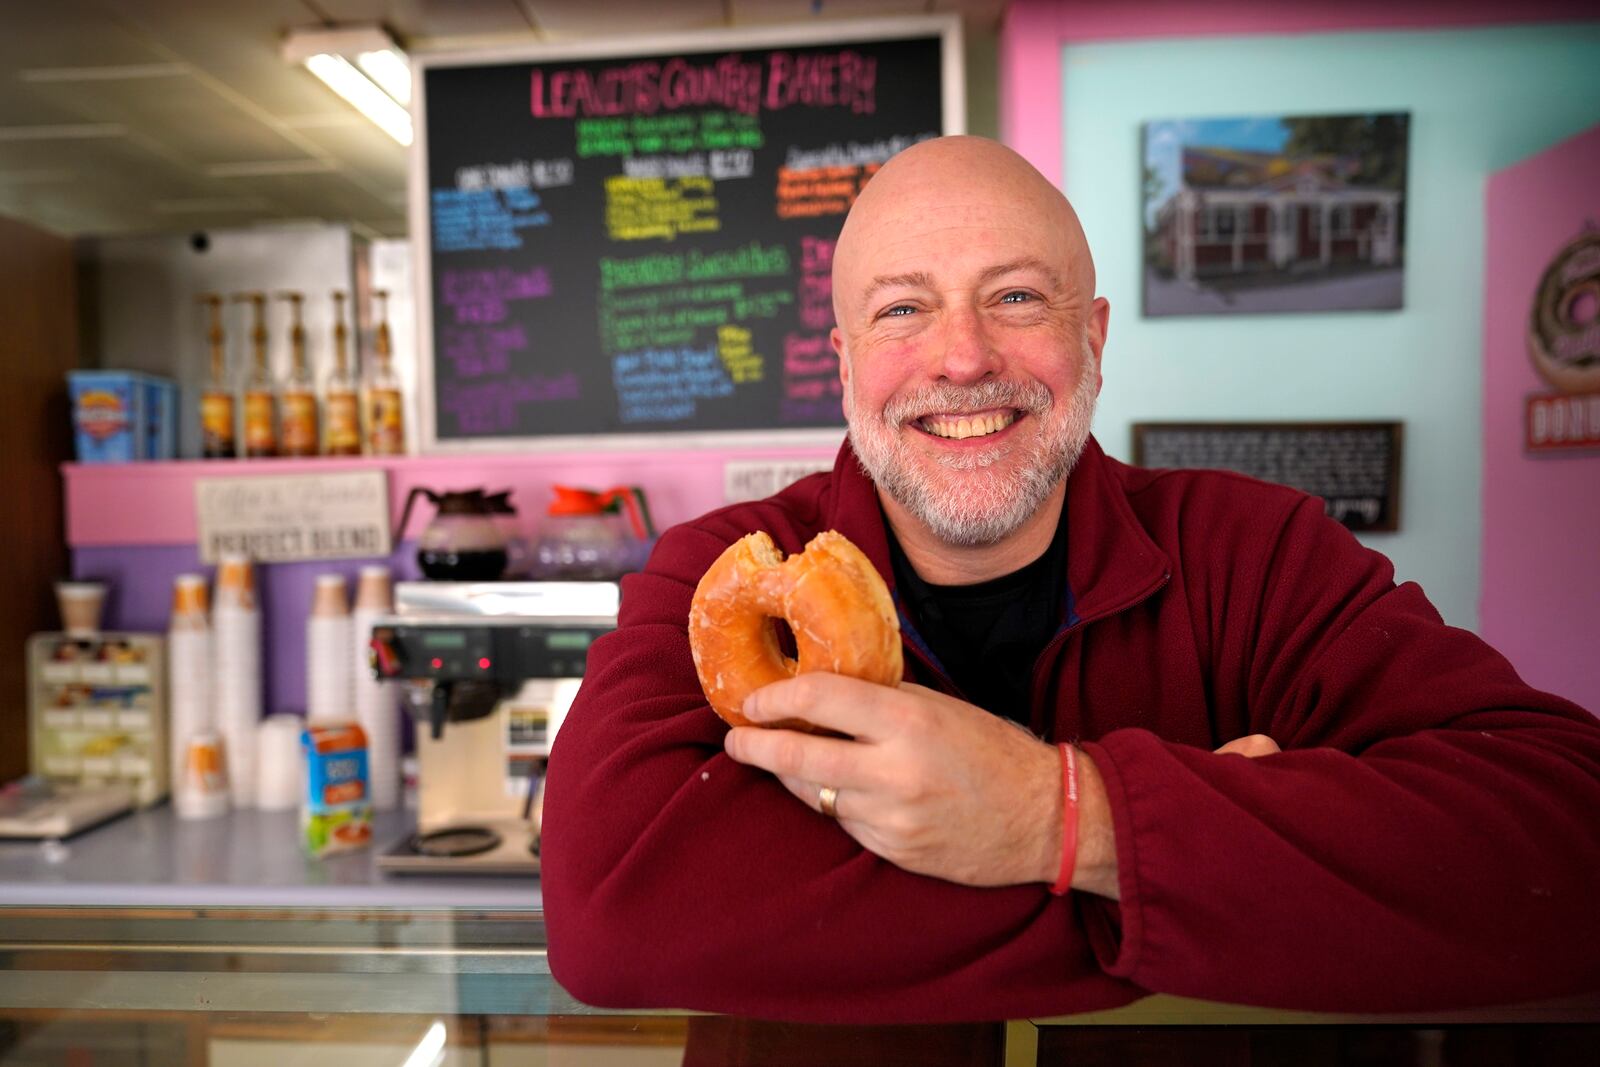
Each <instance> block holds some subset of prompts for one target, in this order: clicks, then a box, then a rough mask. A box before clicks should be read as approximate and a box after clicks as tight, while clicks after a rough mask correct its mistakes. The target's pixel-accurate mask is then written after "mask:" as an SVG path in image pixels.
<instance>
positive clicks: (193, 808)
mask: <svg viewBox="0 0 1600 1067" xmlns="http://www.w3.org/2000/svg"><path fill="white" fill-rule="evenodd" d="M174 807H176V808H177V809H178V817H179V818H180V819H214V818H216V817H217V816H218V815H226V814H227V813H228V753H227V749H226V747H225V743H224V741H223V740H222V735H221V734H219V733H218V732H217V731H215V730H201V731H200V732H199V733H197V734H195V735H194V736H192V737H190V738H189V743H188V744H187V745H186V746H184V755H183V770H182V772H181V774H180V775H179V785H178V792H177V798H176V800H175V801H174Z"/></svg>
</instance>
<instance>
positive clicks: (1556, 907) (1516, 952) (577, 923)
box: [543, 441, 1600, 1023]
mask: <svg viewBox="0 0 1600 1067" xmlns="http://www.w3.org/2000/svg"><path fill="white" fill-rule="evenodd" d="M1066 519H1067V523H1068V555H1069V563H1068V585H1069V589H1068V592H1067V598H1066V608H1065V618H1064V620H1063V626H1062V629H1061V631H1060V632H1059V633H1058V634H1057V636H1056V637H1055V638H1054V639H1053V640H1052V641H1051V643H1050V644H1049V645H1048V646H1047V647H1046V648H1045V650H1044V652H1043V653H1042V655H1041V656H1040V658H1039V660H1038V662H1037V664H1036V666H1035V668H1034V687H1033V704H1032V709H1031V714H1032V723H1031V725H1032V728H1033V729H1034V731H1035V732H1037V733H1038V734H1039V735H1041V736H1042V737H1044V738H1046V739H1049V740H1057V739H1059V740H1073V741H1077V742H1079V743H1081V744H1082V746H1083V748H1084V749H1085V750H1086V751H1087V752H1089V753H1090V754H1091V756H1092V757H1093V759H1094V761H1095V763H1096V764H1097V765H1098V767H1099V769H1100V773H1101V775H1102V776H1103V778H1104V781H1105V785H1106V789H1107V791H1108V794H1109V799H1110V805H1111V811H1112V816H1113V821H1114V826H1115V833H1116V847H1117V857H1118V866H1119V877H1120V882H1121V894H1122V899H1121V902H1120V904H1118V903H1114V902H1111V901H1108V900H1105V899H1103V898H1099V897H1094V896H1090V895H1088V894H1084V893H1078V892H1074V893H1071V894H1068V895H1067V896H1064V897H1054V896H1051V895H1050V893H1049V892H1048V891H1047V888H1046V887H1045V886H1044V885H1042V884H1041V885H1021V886H1013V887H1006V888H999V889H993V888H991V889H975V888H969V887H966V886H960V885H955V884H952V883H949V882H945V881H941V880H939V879H934V878H928V877H925V876H922V875H917V874H911V873H908V872H906V871H903V870H901V869H899V868H897V867H895V866H894V865H893V864H890V863H888V862H886V861H884V860H882V859H879V858H878V857H877V856H875V855H873V854H872V853H870V852H867V851H866V850H864V849H862V848H861V847H860V846H859V845H857V844H856V843H855V842H854V841H853V840H852V839H851V838H850V837H848V836H847V835H846V834H845V833H844V831H843V830H841V829H840V828H839V827H838V826H837V825H836V824H835V823H834V822H833V821H832V820H830V819H827V818H824V817H823V816H821V815H819V814H817V813H816V812H814V811H812V810H811V809H810V808H808V807H806V806H805V805H804V804H802V803H801V802H800V801H798V800H796V799H795V798H794V797H793V796H792V795H790V794H789V793H788V792H787V791H785V790H784V788H783V787H782V785H780V784H779V783H778V782H777V780H776V779H774V778H773V777H772V776H770V775H768V774H767V773H766V772H764V771H761V770H758V769H755V768H751V767H747V766H743V765H741V764H738V763H735V762H734V761H732V760H730V759H729V758H728V757H727V756H726V755H724V753H723V750H722V739H723V735H724V734H725V733H726V730H727V728H726V727H725V726H724V725H723V723H722V721H721V720H720V719H718V718H717V717H716V716H715V715H714V714H713V713H712V712H711V710H710V709H709V708H708V707H707V705H706V701H705V697H704V695H703V694H702V693H701V691H700V686H699V684H698V682H697V681H696V678H695V670H694V664H693V662H692V660H691V658H690V654H689V644H688V639H687V636H686V631H685V624H686V619H687V616H688V610H689V601H690V597H691V596H692V594H693V592H694V588H695V584H696V583H697V582H698V581H699V579H700V576H701V574H702V573H703V572H704V571H705V570H706V568H707V567H708V566H709V565H710V563H711V562H712V561H713V560H714V559H716V557H717V556H718V555H719V554H720V553H721V552H722V550H723V549H724V548H725V547H726V546H727V545H728V544H730V543H731V542H732V541H734V540H735V539H737V538H739V537H741V536H743V535H744V534H746V533H749V532H750V531H752V530H765V531H767V532H768V533H769V534H771V535H772V537H773V540H774V541H775V542H776V543H777V544H778V546H779V547H780V548H781V549H782V550H783V551H784V552H785V553H786V554H787V553H790V552H797V551H799V550H801V549H802V548H803V547H804V546H805V544H806V542H807V541H808V540H809V539H810V538H811V536H812V535H813V534H815V533H817V532H818V531H821V530H826V529H836V530H839V531H840V532H842V533H844V534H845V535H846V536H848V537H849V538H850V539H851V540H852V541H854V542H855V543H856V544H857V545H859V546H860V547H861V548H862V550H863V551H864V552H865V553H866V554H867V556H868V557H869V558H870V559H871V560H872V561H873V563H874V565H875V566H876V567H877V568H878V570H879V572H880V573H881V574H882V575H883V576H884V579H885V580H886V581H888V582H890V583H891V587H892V582H893V572H892V570H891V568H890V565H889V558H888V547H887V543H886V539H885V532H884V527H883V518H882V513H881V511H880V509H879V506H878V502H877V498H876V494H875V489H874V487H873V485H872V483H871V482H870V481H869V480H868V479H867V478H866V477H865V475H864V474H863V473H862V472H861V470H860V468H859V466H858V464H857V462H856V460H855V457H854V454H853V453H852V452H851V451H850V449H849V446H848V445H846V446H845V448H844V449H842V450H841V452H840V454H839V459H838V462H837V463H836V465H835V467H834V469H833V471H832V472H831V473H824V474H818V475H814V476H812V477H810V478H807V479H805V480H803V481H801V482H799V483H797V484H796V485H794V486H792V487H791V488H789V489H787V490H785V491H784V492H782V493H780V494H778V495H777V496H775V497H772V498H770V499H767V500H764V501H760V502H756V503H750V504H741V505H735V506H732V507H728V508H723V509H721V510H720V511H716V512H713V513H711V514H709V515H707V516H705V517H703V518H701V519H698V520H696V521H694V522H690V523H686V524H684V525H682V526H678V527H675V528H673V529H671V530H669V531H667V533H666V534H665V535H663V537H662V538H661V541H660V543H659V545H658V546H657V548H656V550H655V552H654V554H653V555H652V557H651V559H650V562H649V565H648V566H647V567H646V569H645V571H644V572H643V573H641V574H638V575H634V576H630V577H628V578H626V579H624V582H623V598H622V610H621V617H620V620H619V626H618V629H617V631H616V632H615V633H613V634H608V635H607V636H605V637H603V638H601V639H600V640H599V641H597V642H596V643H595V644H594V646H593V648H592V649H591V650H590V652H589V660H588V667H587V671H586V677H585V680H584V683H583V687H582V690H581V691H580V693H579V694H578V698H577V700H576V702H575V703H574V705H573V707H572V709H571V712H570V713H569V715H568V717H567V719H566V722H565V724H564V725H563V727H562V729H561V731H560V734H559V737H558V738H557V741H556V743H555V747H554V751H553V753H552V755H551V760H550V774H549V780H548V783H547V794H546V798H545V809H544V811H545V830H544V838H543V863H544V874H543V890H544V906H545V919H546V929H547V933H548V937H549V954H550V955H549V958H550V966H551V970H552V972H553V973H554V975H555V977H556V979H557V980H558V981H559V982H560V983H561V984H562V985H563V986H564V987H565V988H566V989H567V990H568V991H569V992H571V993H572V994H573V995H574V996H576V997H577V998H578V999H580V1000H582V1001H585V1002H587V1003H590V1004H594V1005H599V1006H606V1007H633V1008H668V1007H682V1008H694V1009H701V1010H708V1011H719V1012H727V1013H732V1014H739V1015H752V1016H761V1017H766V1018H776V1019H793V1020H804V1021H812V1022H879V1023H890V1022H913V1021H927V1022H953V1021H965V1020H982V1019H1001V1018H1019V1017H1025V1016H1040V1015H1053V1014H1062V1013H1068V1012H1076V1011H1086V1010H1092V1009H1099V1008H1106V1007H1110V1006H1115V1005H1120V1004H1124V1003H1127V1002H1128V1001H1131V1000H1134V999H1136V998H1138V997H1140V996H1142V995H1144V994H1146V993H1148V992H1160V993H1171V994H1179V995H1183V996H1190V997H1201V998H1206V999H1211V1000H1223V1001H1232V1002H1241V1003H1249V1004H1256V1005H1262V1006H1269V1007H1284V1008H1297V1009H1306V1010H1326V1011H1363V1012H1365V1011H1407V1010H1418V1009H1425V1008H1435V1007H1446V1006H1458V1007H1464V1006H1471V1005H1476V1004H1483V1003H1490V1002H1501V1003H1510V1002H1516V1001H1524V1000H1530V999H1537V998H1544V997H1550V996H1556V995H1561V994H1565V993H1570V992H1575V991H1580V990H1587V989H1592V988H1596V987H1600V951H1597V948H1596V946H1600V909H1597V908H1596V906H1595V899H1596V890H1597V889H1600V726H1597V724H1596V722H1595V720H1594V719H1593V717H1591V716H1590V715H1589V714H1588V713H1586V712H1585V711H1583V710H1582V709H1580V708H1578V707H1576V706H1574V705H1572V704H1570V703H1568V702H1566V701H1563V700H1561V699H1559V698H1557V697H1553V696H1550V695H1548V694H1545V693H1542V692H1539V691H1537V690H1535V689H1532V688H1530V687H1529V686H1527V685H1525V684H1524V683H1523V682H1522V681H1521V679H1519V678H1518V677H1517V674H1516V672H1515V671H1514V670H1513V669H1512V668H1511V666H1510V664H1509V663H1507V662H1506V660H1505V659H1504V658H1503V657H1501V656H1500V655H1499V654H1497V653H1496V652H1495V651H1494V650H1492V649H1491V648H1489V647H1488V646H1487V645H1485V644H1484V643H1483V642H1482V641H1481V640H1479V639H1478V638H1477V637H1475V636H1474V635H1473V634H1471V633H1469V632H1467V631H1465V630H1460V629H1455V628H1452V627H1449V626H1446V625H1445V624H1444V622H1443V621H1442V620H1441V618H1440V617H1439V614H1438V612H1437V611H1435V610H1434V608H1433V606H1432V605H1431V604H1429V602H1428V601H1427V599H1426V598H1425V597H1424V596H1423V593H1422V591H1421V590H1420V589H1419V588H1418V587H1417V586H1416V585H1415V584H1413V583H1406V584H1403V585H1400V586H1396V585H1395V584H1394V581H1393V568H1392V567H1391V565H1390V564H1389V562H1388V560H1387V559H1385V558H1384V557H1383V556H1381V555H1379V554H1378V553H1376V552H1372V551H1369V550H1368V549H1366V548H1364V547H1362V546H1361V545H1360V544H1359V543H1358V542H1357V541H1356V540H1355V539H1354V538H1353V537H1351V536H1350V534H1349V533H1348V532H1347V531H1345V530H1344V529H1343V528H1342V527H1340V526H1339V525H1338V524H1336V523H1334V522H1332V521H1330V520H1329V519H1327V518H1326V517H1325V516H1324V515H1323V513H1322V508H1321V506H1320V502H1319V501H1317V500H1316V499H1315V498H1312V497H1308V496H1306V495H1304V494H1301V493H1298V492H1295V491H1293V490H1289V489H1285V488H1282V487H1280V486H1274V485H1267V484H1264V483H1260V482H1256V481H1252V480H1250V479H1247V478H1242V477H1239V476H1235V475H1231V474H1224V473H1216V472H1200V471H1156V470H1142V469H1139V468H1135V467H1129V466H1126V465H1124V464H1121V463H1118V462H1116V461H1114V460H1112V459H1110V458H1108V457H1107V456H1105V455H1104V454H1103V453H1102V452H1101V450H1100V448H1099V446H1098V445H1097V444H1096V443H1095V442H1093V441H1090V442H1089V445H1088V448H1087V449H1086V451H1085V454H1084V456H1083V458H1082V460H1081V461H1080V463H1079V464H1078V466H1077V468H1076V470H1075V471H1074V472H1073V474H1072V476H1071V478H1070V481H1069V483H1068V489H1067V503H1066ZM1019 562H1021V561H1019ZM906 652H907V670H906V674H907V677H908V678H910V679H912V680H914V681H917V682H920V683H921V684H924V685H928V686H931V687H935V688H940V689H943V690H945V691H947V692H954V689H953V687H952V686H951V683H950V682H949V680H948V679H947V678H945V677H943V676H942V675H941V674H940V673H939V672H938V671H937V670H936V669H934V668H933V667H932V666H931V665H930V664H929V662H928V660H927V659H926V657H925V656H924V655H923V654H922V653H921V652H920V651H919V650H918V648H917V642H916V640H915V635H914V633H913V634H909V635H908V641H907V649H906ZM1250 733H1264V734H1268V735H1270V736H1271V737H1272V738H1273V739H1274V740H1276V741H1277V742H1278V744H1279V745H1281V746H1282V747H1283V749H1284V751H1283V752H1282V753H1280V754H1276V755H1273V756H1269V757H1265V758H1261V759H1255V760H1249V759H1244V758H1242V757H1239V756H1217V755H1214V754H1212V752H1211V750H1212V749H1214V748H1216V747H1217V746H1219V745H1221V744H1223V743H1224V742H1226V741H1229V740H1231V739H1233V738H1237V737H1240V736H1242V735H1245V734H1250Z"/></svg>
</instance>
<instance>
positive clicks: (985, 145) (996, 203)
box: [833, 137, 1095, 326]
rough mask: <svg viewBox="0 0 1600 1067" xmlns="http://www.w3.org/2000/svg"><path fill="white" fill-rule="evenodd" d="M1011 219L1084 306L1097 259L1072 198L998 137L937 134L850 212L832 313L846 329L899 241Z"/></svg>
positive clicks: (876, 182)
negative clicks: (1033, 237)
mask: <svg viewBox="0 0 1600 1067" xmlns="http://www.w3.org/2000/svg"><path fill="white" fill-rule="evenodd" d="M997 212H998V213H999V215H1000V216H1001V217H1003V218H1006V217H1008V218H1010V219H1012V220H1014V221H1015V222H1016V223H1017V224H1018V225H1021V226H1023V227H1026V228H1028V229H1031V230H1033V231H1035V232H1036V233H1037V234H1038V235H1039V236H1040V238H1041V243H1042V249H1041V251H1042V254H1044V255H1045V256H1046V258H1047V259H1048V260H1049V261H1050V262H1051V265H1052V266H1053V267H1054V268H1056V269H1058V270H1061V271H1064V272H1065V273H1066V276H1067V277H1068V278H1069V279H1070V282H1071V285H1072V287H1073V288H1074V289H1076V290H1077V291H1078V294H1079V297H1080V299H1081V300H1082V301H1084V302H1085V303H1087V302H1088V301H1089V300H1091V299H1093V297H1094V286H1095V277H1094V260H1093V259H1092V258H1091V256H1090V254H1089V244H1088V241H1087V240H1086V239H1085V238H1084V234H1083V226H1082V225H1081V224H1080V223H1079V221H1078V215H1077V212H1075V211H1073V210H1072V205H1071V204H1069V203H1068V202H1067V198H1066V197H1065V196H1062V195H1061V192H1060V190H1058V189H1057V188H1056V187H1055V186H1054V185H1051V184H1050V182H1049V180H1048V179H1047V178H1045V176H1044V175H1042V174H1040V173H1039V172H1038V171H1037V170H1036V169H1034V167H1033V165H1032V164H1031V163H1029V162H1028V161H1027V160H1025V159H1023V158H1022V157H1021V156H1020V155H1018V154H1017V153H1016V152H1014V151H1012V150H1011V149H1009V148H1007V147H1006V146H1005V145H1002V144H1000V143H999V142H997V141H991V140H988V139H987V138H983V137H939V138H935V139H933V140H929V141H923V142H921V143H920V144H916V145H913V146H912V147H910V148H907V149H906V150H905V151H903V152H901V153H899V154H898V155H896V156H895V157H894V158H892V159H890V160H889V161H888V162H887V163H885V164H884V165H883V168H882V169H881V170H879V171H878V173H877V174H875V175H873V177H872V180H871V181H869V182H868V183H867V185H866V187H865V188H864V189H862V191H861V195H860V196H859V197H857V199H856V202H855V204H854V205H853V206H852V207H851V209H850V214H849V215H848V216H846V218H845V222H844V228H843V229H842V230H841V231H840V233H839V243H838V245H837V246H836V247H835V249H834V255H833V300H834V315H835V317H836V318H837V319H838V321H839V324H840V325H841V326H844V325H845V324H846V323H847V321H849V317H850V315H849V313H850V311H851V310H853V309H852V308H851V307H850V306H849V302H850V301H852V300H855V299H859V298H860V296H861V294H862V293H863V292H864V291H865V288H866V286H867V285H870V283H871V279H872V277H873V272H874V269H875V266H874V265H875V261H877V260H879V259H880V257H881V256H882V253H883V252H884V251H885V250H886V249H887V248H889V247H891V246H892V245H893V243H894V242H896V241H897V240H915V239H916V235H917V234H919V233H921V232H924V231H925V229H926V228H927V227H929V226H934V225H940V224H942V223H948V224H950V225H955V226H960V225H986V224H988V223H989V222H990V221H992V220H993V219H995V217H996V213H997Z"/></svg>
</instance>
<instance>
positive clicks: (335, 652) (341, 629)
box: [306, 574, 355, 723]
mask: <svg viewBox="0 0 1600 1067" xmlns="http://www.w3.org/2000/svg"><path fill="white" fill-rule="evenodd" d="M350 643H351V637H350V601H349V598H348V595H347V594H346V593H345V588H344V575H342V574H319V575H317V588H316V591H315V592H314V593H313V594H312V596H311V614H310V616H309V617H307V619H306V721H307V722H313V723H330V722H348V721H349V720H351V719H353V718H355V707H354V694H353V693H352V691H351V689H350Z"/></svg>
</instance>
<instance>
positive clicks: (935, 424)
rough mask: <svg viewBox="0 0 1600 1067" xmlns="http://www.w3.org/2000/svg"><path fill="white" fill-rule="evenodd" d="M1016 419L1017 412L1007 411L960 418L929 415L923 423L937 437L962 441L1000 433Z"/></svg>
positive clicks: (925, 428) (923, 426)
mask: <svg viewBox="0 0 1600 1067" xmlns="http://www.w3.org/2000/svg"><path fill="white" fill-rule="evenodd" d="M1016 421H1017V416H1016V414H1015V413H1014V412H1010V411H1007V412H1005V413H1004V414H1000V415H977V416H968V417H966V418H960V419H951V418H940V417H939V416H937V415H929V416H928V417H926V418H924V419H923V420H922V423H921V425H922V428H923V429H924V430H927V431H928V432H929V433H931V434H933V435H934V436H935V437H948V438H949V439H950V440H952V441H961V440H964V439H966V438H968V437H984V436H986V435H988V434H992V433H999V432H1000V431H1001V430H1003V429H1005V428H1006V427H1007V426H1010V425H1011V424H1012V423H1013V422H1016Z"/></svg>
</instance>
